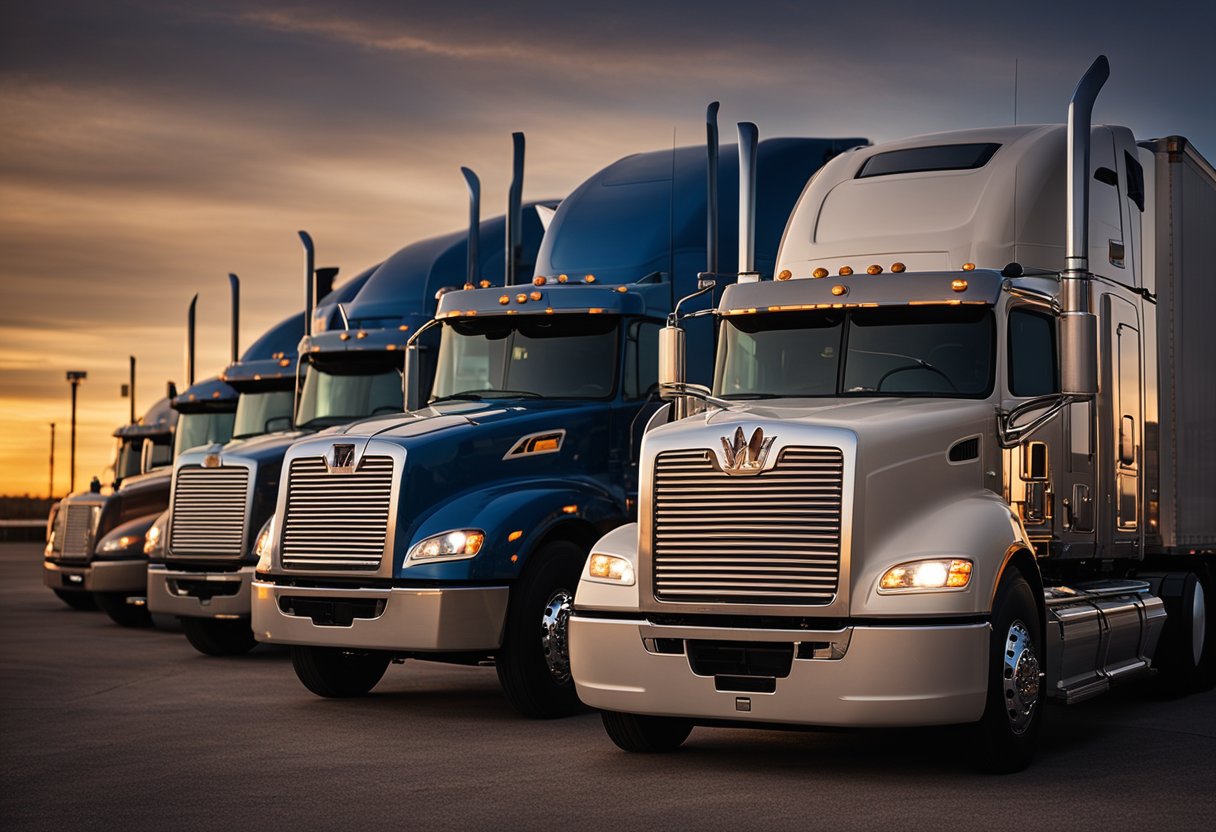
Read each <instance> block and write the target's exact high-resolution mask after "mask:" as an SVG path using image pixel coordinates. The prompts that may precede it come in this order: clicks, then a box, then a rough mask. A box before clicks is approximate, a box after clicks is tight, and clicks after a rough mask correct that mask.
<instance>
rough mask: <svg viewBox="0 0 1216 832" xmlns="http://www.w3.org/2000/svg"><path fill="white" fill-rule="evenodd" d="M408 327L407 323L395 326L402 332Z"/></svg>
mask: <svg viewBox="0 0 1216 832" xmlns="http://www.w3.org/2000/svg"><path fill="white" fill-rule="evenodd" d="M409 328H410V325H409V324H402V325H401V326H399V327H397V329H399V330H401V331H402V332H405V331H406V330H407V329H409Z"/></svg>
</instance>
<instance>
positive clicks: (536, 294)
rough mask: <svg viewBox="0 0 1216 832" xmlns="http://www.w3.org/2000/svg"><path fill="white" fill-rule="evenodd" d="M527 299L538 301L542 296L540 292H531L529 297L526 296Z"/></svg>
mask: <svg viewBox="0 0 1216 832" xmlns="http://www.w3.org/2000/svg"><path fill="white" fill-rule="evenodd" d="M528 297H530V298H532V300H540V299H541V297H543V296H542V295H541V293H540V292H537V291H533V292H532V293H531V294H530V295H528Z"/></svg>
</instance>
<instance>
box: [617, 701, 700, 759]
mask: <svg viewBox="0 0 1216 832" xmlns="http://www.w3.org/2000/svg"><path fill="white" fill-rule="evenodd" d="M600 716H601V717H603V720H604V731H605V732H607V734H608V737H609V739H611V740H612V741H613V742H614V743H616V747H617V748H619V749H621V750H622V751H629V752H632V753H634V754H665V753H667V752H669V751H675V750H676V749H677V748H679V747H680V746H681V745H682V744H683V743H684V740H686V739H688V735H689V734H691V733H692V721H691V720H688V719H678V718H676V717H670V716H638V715H636V714H619V713H615V712H613V711H604V712H603V713H602V714H601V715H600Z"/></svg>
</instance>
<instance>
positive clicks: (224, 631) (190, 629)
mask: <svg viewBox="0 0 1216 832" xmlns="http://www.w3.org/2000/svg"><path fill="white" fill-rule="evenodd" d="M178 621H180V622H181V623H182V632H184V633H185V634H186V641H188V642H190V646H191V647H193V648H194V649H195V650H197V651H198V652H200V653H202V654H203V655H204V656H240V655H242V654H244V653H248V652H249V651H250V650H252V649H253V648H255V647H257V646H258V642H257V640H256V639H255V638H254V637H253V630H252V629H250V627H249V619H248V618H242V619H239V620H236V621H232V620H223V619H219V618H179V619H178Z"/></svg>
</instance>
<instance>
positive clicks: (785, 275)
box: [777, 269, 794, 280]
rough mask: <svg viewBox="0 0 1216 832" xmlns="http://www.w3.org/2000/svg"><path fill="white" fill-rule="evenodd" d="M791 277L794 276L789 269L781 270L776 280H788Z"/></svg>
mask: <svg viewBox="0 0 1216 832" xmlns="http://www.w3.org/2000/svg"><path fill="white" fill-rule="evenodd" d="M793 276H794V273H793V272H791V271H790V270H789V269H782V270H781V274H779V275H777V279H778V280H789V279H790V278H791V277H793Z"/></svg>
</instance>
